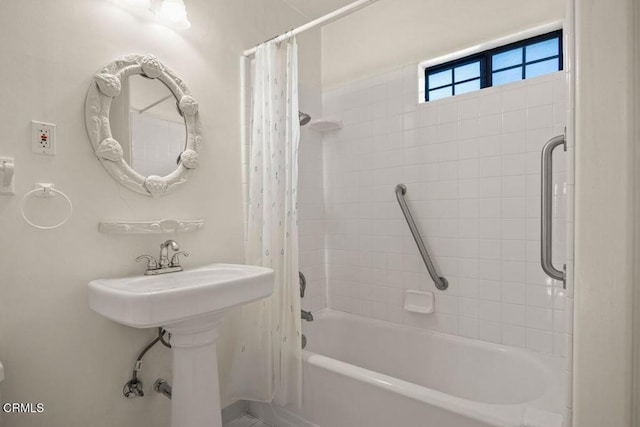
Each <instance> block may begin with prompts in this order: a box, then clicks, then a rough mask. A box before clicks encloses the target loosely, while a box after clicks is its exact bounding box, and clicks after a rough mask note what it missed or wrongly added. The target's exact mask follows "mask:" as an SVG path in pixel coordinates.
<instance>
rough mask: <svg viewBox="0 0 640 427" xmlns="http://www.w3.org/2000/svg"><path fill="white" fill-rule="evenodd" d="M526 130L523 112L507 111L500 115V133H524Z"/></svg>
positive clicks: (525, 116)
mask: <svg viewBox="0 0 640 427" xmlns="http://www.w3.org/2000/svg"><path fill="white" fill-rule="evenodd" d="M526 129H527V115H526V111H525V110H516V111H507V112H504V113H503V114H502V133H514V132H524V131H525V130H526Z"/></svg>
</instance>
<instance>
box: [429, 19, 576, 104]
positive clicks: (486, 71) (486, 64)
mask: <svg viewBox="0 0 640 427" xmlns="http://www.w3.org/2000/svg"><path fill="white" fill-rule="evenodd" d="M556 38H557V39H558V55H553V56H549V57H545V58H541V59H537V60H534V61H529V62H527V61H526V57H525V52H526V47H527V46H530V45H533V44H536V43H539V42H543V41H546V40H551V39H556ZM518 48H522V62H520V63H519V64H518V65H513V66H509V67H504V68H501V69H499V70H496V72H500V71H504V70H509V69H514V68H518V67H521V68H522V79H521V80H525V79H526V78H527V77H526V68H527V65H531V64H536V63H539V62H544V61H548V60H549V59H554V58H556V57H557V58H558V71H562V70H563V66H564V64H563V57H564V55H563V43H562V29H560V30H555V31H551V32H549V33H545V34H541V35H538V36H534V37H529V38H527V39H524V40H519V41H516V42H513V43H509V44H506V45H502V46H498V47H496V48H493V49H487V50H485V51H482V52H479V53H474V54H472V55H469V56H465V57H463V58H459V59H455V60H453V61H449V62H445V63H443V64H438V65H434V66H432V67H428V68H425V69H424V100H425V102H429V92H430V91H433V90H437V89H441V88H445V87H450V86H451V93H452V95H451V96H455V95H456V93H455V86H456V84H460V83H464V82H465V81H466V80H465V81H461V82H456V81H455V79H454V75H453V70H454V69H455V68H457V67H460V66H463V65H467V64H471V63H474V62H479V63H480V89H485V88H488V87H492V86H493V73H494V71H492V68H493V57H494V56H495V55H498V54H500V53H503V52H507V51H509V50H513V49H518ZM446 70H451V73H452V75H451V84H449V85H442V86H437V87H434V88H430V87H429V76H430V75H434V74H437V73H440V72H442V71H446ZM476 79H477V77H475V78H473V79H469V80H468V81H472V80H476ZM465 93H467V92H465ZM445 98H448V96H447V97H445ZM438 99H444V98H438Z"/></svg>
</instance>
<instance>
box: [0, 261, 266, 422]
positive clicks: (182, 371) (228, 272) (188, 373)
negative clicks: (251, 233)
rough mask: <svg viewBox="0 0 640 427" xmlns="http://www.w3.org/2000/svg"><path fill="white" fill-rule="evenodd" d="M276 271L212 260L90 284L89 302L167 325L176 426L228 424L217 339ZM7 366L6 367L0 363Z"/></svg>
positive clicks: (129, 318)
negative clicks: (229, 314) (231, 311)
mask: <svg viewBox="0 0 640 427" xmlns="http://www.w3.org/2000/svg"><path fill="white" fill-rule="evenodd" d="M273 284H274V272H273V270H271V269H269V268H264V267H255V266H251V265H236V264H211V265H208V266H206V267H201V268H194V269H192V270H185V271H180V272H175V273H167V274H161V275H155V276H135V277H123V278H119V279H98V280H92V281H91V282H89V306H90V307H91V308H92V309H93V310H95V311H97V312H98V313H100V314H101V315H103V316H105V317H107V318H109V319H111V320H113V321H115V322H118V323H122V324H124V325H128V326H132V327H134V328H152V327H157V326H162V327H164V328H165V329H166V330H167V332H169V333H170V336H171V338H170V342H171V352H172V353H173V391H172V397H171V426H172V427H203V426H207V427H222V418H221V416H220V389H219V384H218V361H217V351H216V340H217V338H218V328H219V325H220V322H221V321H222V318H223V317H224V313H225V311H226V309H228V308H231V307H233V306H236V305H240V304H245V303H248V302H251V301H255V300H258V299H261V298H265V297H267V296H269V295H271V293H272V292H273ZM0 366H1V365H0Z"/></svg>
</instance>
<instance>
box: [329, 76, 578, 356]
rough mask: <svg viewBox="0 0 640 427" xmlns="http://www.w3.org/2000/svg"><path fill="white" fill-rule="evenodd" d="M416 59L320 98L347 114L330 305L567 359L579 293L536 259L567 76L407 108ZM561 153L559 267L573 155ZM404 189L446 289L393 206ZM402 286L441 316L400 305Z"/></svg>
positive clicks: (337, 183) (333, 186) (336, 192)
mask: <svg viewBox="0 0 640 427" xmlns="http://www.w3.org/2000/svg"><path fill="white" fill-rule="evenodd" d="M416 67H417V66H416V65H414V66H407V67H405V68H404V69H398V70H396V71H393V72H391V73H386V74H381V75H379V76H377V77H375V78H372V79H368V80H365V81H361V82H359V83H357V84H352V85H348V86H344V87H342V88H340V89H336V90H334V91H329V92H325V94H324V101H325V104H324V110H325V114H327V116H331V117H339V118H342V119H343V120H344V122H345V126H344V129H342V130H340V131H337V132H335V133H333V134H331V135H328V136H327V137H325V142H324V144H325V152H324V164H325V169H324V174H325V183H326V185H325V205H326V207H325V211H326V216H325V217H326V222H327V226H326V227H327V239H326V242H327V273H328V290H329V306H330V307H331V308H334V309H337V310H342V311H347V312H350V313H354V314H358V315H361V316H366V317H373V318H378V319H382V320H386V321H390V322H394V323H400V324H405V325H409V326H414V327H420V328H428V329H434V330H440V331H442V332H446V333H450V334H456V335H462V336H467V337H471V338H478V339H482V340H486V341H492V342H497V343H502V344H507V345H512V346H516V347H523V348H528V349H531V350H535V351H541V352H547V353H555V354H558V355H565V354H566V349H567V343H568V342H569V340H570V335H569V334H570V332H571V331H570V329H568V328H567V326H566V325H567V323H566V317H567V313H566V311H565V310H566V307H565V305H566V304H569V311H570V310H571V303H572V301H571V300H566V299H565V291H564V290H563V289H562V287H559V286H558V285H559V284H557V283H555V284H554V283H552V281H551V280H549V279H548V278H547V277H546V275H545V274H544V273H543V271H542V269H541V268H540V263H539V256H540V255H539V254H540V164H539V162H540V151H541V148H542V145H543V144H544V143H545V142H546V141H547V140H548V139H550V138H551V137H552V136H554V135H557V134H561V133H562V132H563V130H564V126H565V124H566V109H567V106H566V102H565V100H566V77H565V73H564V72H558V73H554V74H551V75H547V76H542V77H538V78H534V79H529V80H525V81H522V82H517V83H512V84H508V85H503V86H500V87H493V88H488V89H484V90H481V91H476V92H472V93H468V94H464V95H459V96H455V97H452V98H447V99H443V100H438V101H432V102H429V103H425V104H420V105H416V104H417V102H416V101H414V104H413V108H412V109H411V108H408V107H409V106H408V105H407V104H406V103H403V100H404V97H403V93H405V94H406V93H407V92H411V91H412V90H413V93H414V95H415V94H416V93H417V90H418V89H417V82H416V75H415V73H414V71H415V70H416ZM403 71H404V72H403ZM403 88H404V90H403ZM416 98H417V97H415V96H414V99H416ZM554 157H555V159H554V160H555V163H556V164H555V166H556V168H555V169H556V173H555V174H554V179H555V180H556V183H557V184H556V186H555V188H556V189H557V190H558V192H557V194H556V197H555V199H554V206H555V208H554V212H555V214H556V222H555V224H554V226H555V227H554V232H555V236H556V237H557V238H558V239H559V241H558V242H556V243H557V244H556V245H555V249H556V251H555V254H556V255H558V257H557V259H556V265H562V263H563V262H564V261H565V259H566V257H565V256H564V254H565V252H566V251H565V245H564V244H563V243H564V240H565V236H566V233H565V230H566V225H565V224H566V215H567V210H566V206H567V197H566V192H565V191H566V184H565V183H566V162H567V159H566V156H565V155H564V153H562V152H561V151H559V152H558V153H557V154H556V155H555V156H554ZM398 183H404V184H405V185H406V186H407V195H406V198H407V200H408V204H409V206H410V209H411V210H412V214H413V217H414V218H415V219H416V221H417V223H418V228H419V229H420V231H421V234H422V235H423V238H424V240H425V242H426V244H427V246H428V247H429V249H430V252H431V254H432V256H433V257H434V262H435V264H436V265H437V266H438V269H439V270H440V274H442V275H443V276H445V277H446V278H447V279H448V281H449V289H447V290H446V291H438V290H436V289H435V286H434V285H433V282H432V281H431V280H430V278H429V277H428V275H427V272H426V269H425V267H424V263H423V262H422V260H421V258H420V256H419V253H418V250H417V248H416V245H415V243H414V241H413V239H412V237H411V235H410V233H409V231H408V227H407V224H406V223H405V221H404V218H403V216H402V213H401V211H400V209H399V206H398V204H397V201H396V197H395V194H394V187H395V186H396V184H398ZM404 290H423V291H430V292H435V293H436V313H435V314H434V315H423V314H414V313H410V312H408V311H406V310H404V309H403V300H404Z"/></svg>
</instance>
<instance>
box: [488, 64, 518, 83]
mask: <svg viewBox="0 0 640 427" xmlns="http://www.w3.org/2000/svg"><path fill="white" fill-rule="evenodd" d="M492 79H493V85H494V86H498V85H503V84H505V83H510V82H515V81H518V80H522V67H517V68H512V69H510V70H505V71H498V72H497V73H493V75H492Z"/></svg>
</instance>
